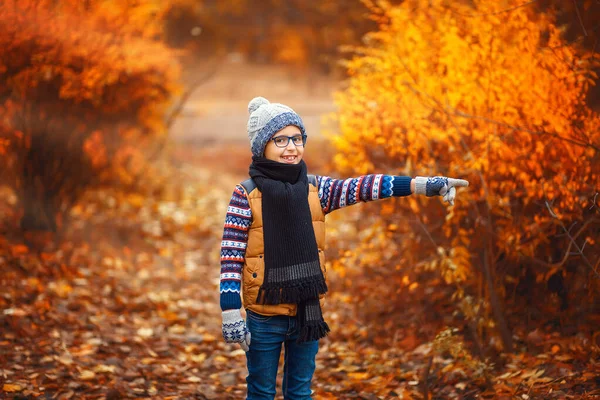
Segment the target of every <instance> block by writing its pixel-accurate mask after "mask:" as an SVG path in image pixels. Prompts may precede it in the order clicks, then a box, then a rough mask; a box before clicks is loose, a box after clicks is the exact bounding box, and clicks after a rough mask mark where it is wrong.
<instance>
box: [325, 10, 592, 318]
mask: <svg viewBox="0 0 600 400" xmlns="http://www.w3.org/2000/svg"><path fill="white" fill-rule="evenodd" d="M470 3H472V5H471V6H469V5H466V4H463V3H462V2H447V1H442V0H432V1H430V0H427V1H425V0H406V1H404V2H403V3H402V5H399V6H390V5H386V4H387V3H381V6H380V7H375V6H372V9H373V12H374V14H375V18H376V19H377V20H378V21H379V23H380V28H379V31H377V32H374V33H370V34H368V35H367V36H366V37H365V43H366V46H364V47H361V48H358V49H356V53H355V54H356V56H355V57H354V58H352V59H351V60H349V61H348V62H347V69H348V74H349V81H348V85H347V88H346V89H344V90H343V91H341V92H339V93H337V95H336V103H337V106H338V107H339V111H338V112H337V113H336V115H335V116H334V117H335V121H336V124H337V127H338V132H337V133H338V134H337V135H332V141H333V143H334V145H335V147H336V149H337V151H338V154H337V156H336V158H335V165H336V166H337V168H338V169H339V171H340V173H342V174H364V173H373V172H385V173H404V174H407V175H411V176H416V175H422V176H426V175H447V176H452V177H458V178H465V179H468V180H469V181H470V182H471V186H470V187H469V188H468V189H466V190H459V192H458V197H457V201H456V206H454V207H453V208H446V207H445V206H444V205H442V203H441V202H440V201H437V200H431V199H427V198H424V197H411V198H408V199H398V200H395V201H394V202H393V203H392V206H390V205H384V206H382V207H381V208H378V209H377V210H378V211H381V215H380V216H375V217H374V218H375V219H376V221H378V224H376V225H374V226H375V227H374V228H373V229H372V230H371V231H372V234H371V235H368V234H367V233H366V232H365V231H363V232H362V234H363V235H367V236H365V237H366V239H365V240H363V243H362V244H361V246H362V247H360V250H359V251H357V252H356V255H355V256H352V257H351V261H352V262H358V263H359V264H360V263H361V262H362V263H363V264H364V260H368V261H367V262H368V263H370V264H373V263H374V260H382V258H383V257H388V256H389V257H388V259H387V260H385V261H383V264H386V265H388V266H390V267H393V266H395V265H396V264H398V265H401V266H404V267H406V268H412V267H414V266H420V267H421V268H423V269H435V270H438V271H439V273H440V274H441V276H442V277H443V278H444V280H445V281H446V282H447V283H450V284H452V285H455V287H456V295H455V298H456V299H457V300H458V301H459V303H460V304H462V305H464V306H463V307H462V309H461V311H462V312H463V313H464V314H465V315H467V316H471V317H473V318H474V319H477V318H476V316H486V315H488V314H487V313H488V312H489V306H490V303H489V300H490V298H491V297H490V296H491V295H492V294H491V291H494V290H497V291H499V293H500V294H501V295H502V294H504V295H505V298H506V299H507V300H510V298H509V297H510V296H509V293H506V292H507V290H508V289H511V290H514V285H512V283H511V282H516V283H519V281H520V280H521V279H522V276H523V275H524V274H525V270H526V269H528V268H530V269H531V270H532V271H534V273H535V275H536V276H537V279H538V281H539V282H544V283H545V282H546V280H547V279H548V278H549V277H550V276H551V275H554V274H556V273H558V274H560V275H561V276H562V275H564V276H565V277H566V272H565V271H567V269H566V268H565V267H566V266H568V267H569V269H568V270H569V271H570V272H572V275H573V276H575V277H576V278H575V279H574V280H573V285H571V288H572V293H574V292H577V291H578V289H583V288H584V285H586V286H585V287H586V288H588V290H590V289H589V287H590V286H588V285H587V283H586V282H587V281H588V277H592V276H593V277H594V279H595V281H596V282H598V277H597V274H594V272H593V271H592V268H591V267H590V266H589V265H587V263H584V262H583V261H582V260H581V259H574V258H573V257H569V258H566V257H568V255H569V252H572V251H574V250H575V247H572V246H571V245H570V243H571V242H570V239H569V237H568V236H566V235H564V229H563V225H564V226H566V227H567V229H568V228H569V227H570V226H571V225H572V224H575V227H574V228H573V230H572V231H571V234H572V235H573V236H575V235H576V234H577V236H576V242H577V243H578V245H579V246H583V245H584V243H586V240H587V241H588V246H587V247H586V248H584V255H585V256H586V258H587V259H588V261H590V263H591V264H592V265H593V264H594V262H595V261H596V260H597V259H598V257H599V256H600V251H598V248H597V246H596V247H595V249H594V248H593V246H591V244H592V243H593V240H594V238H597V237H598V234H599V233H600V227H599V225H600V224H599V218H598V217H599V216H600V215H599V211H600V210H599V209H598V208H597V207H598V198H600V196H599V197H596V194H597V193H598V192H599V191H600V117H599V116H598V115H597V114H594V113H593V112H591V111H590V110H589V109H588V107H587V106H586V104H585V95H586V92H587V90H588V88H589V87H590V85H593V84H594V81H595V79H596V75H595V74H594V73H593V71H592V69H593V68H594V67H595V66H597V65H598V62H597V61H598V56H597V55H593V54H590V53H584V52H583V51H581V50H580V49H579V48H577V47H575V44H569V43H566V42H565V41H564V40H563V39H562V38H561V29H560V28H559V27H557V26H556V25H555V24H554V20H553V17H552V15H549V14H536V13H534V11H533V10H532V9H531V8H528V7H525V6H523V7H518V5H519V4H520V3H522V2H518V1H503V2H500V3H499V4H496V3H494V4H493V5H492V3H490V2H486V1H483V0H475V1H473V2H470ZM500 4H501V5H500ZM503 9H507V10H508V9H510V10H508V11H502V10H503ZM546 202H548V204H550V205H551V209H552V212H550V211H549V209H548V207H547V205H546ZM594 202H595V207H594ZM370 210H373V209H370ZM553 213H554V214H555V215H553ZM402 221H413V223H412V224H404V223H402ZM421 223H422V224H423V225H421ZM390 224H393V225H394V229H386V228H388V227H389V226H390ZM579 230H580V232H579ZM586 238H587V239H586ZM378 239H379V240H378ZM382 249H385V251H382ZM369 255H372V256H369ZM398 257H399V259H398ZM565 258H566V260H567V261H566V262H565V263H563V260H564V259H565ZM350 264H351V263H350V262H347V263H345V264H344V263H343V264H342V267H343V265H350ZM377 268H378V269H381V268H382V266H381V265H378V266H377ZM486 268H487V269H488V270H490V271H491V276H489V277H487V280H488V281H490V282H496V283H498V284H496V285H495V286H494V287H495V289H494V288H493V289H491V291H490V288H489V287H485V286H484V283H483V282H485V280H486V277H485V276H484V274H483V272H482V271H485V270H486ZM405 273H406V272H405V270H401V271H400V272H399V273H398V279H400V278H401V277H402V275H404V274H405ZM478 285H479V287H478ZM591 287H595V288H596V289H595V291H594V292H593V295H592V296H589V295H585V292H584V291H583V290H581V291H579V293H580V294H578V296H582V297H583V299H581V301H582V302H581V303H580V304H581V305H584V304H588V305H590V304H593V302H594V299H595V298H596V299H597V294H598V285H594V284H592V286H591ZM476 293H484V294H486V295H485V296H483V297H479V296H477V295H476ZM544 295H547V293H545V294H544ZM539 299H543V296H539ZM495 317H497V315H495ZM494 319H496V321H495V322H498V321H497V318H494ZM485 320H486V319H485V318H484V319H481V320H480V321H479V322H482V321H483V322H485ZM487 322H488V325H490V326H491V325H492V323H493V322H494V321H493V319H491V320H488V321H487Z"/></svg>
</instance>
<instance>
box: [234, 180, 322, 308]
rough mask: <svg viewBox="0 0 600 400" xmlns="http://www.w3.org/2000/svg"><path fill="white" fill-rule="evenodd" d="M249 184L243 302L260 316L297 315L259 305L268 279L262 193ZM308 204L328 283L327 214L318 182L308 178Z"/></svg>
mask: <svg viewBox="0 0 600 400" xmlns="http://www.w3.org/2000/svg"><path fill="white" fill-rule="evenodd" d="M251 182H252V181H251V180H248V181H246V182H244V183H243V184H242V187H244V191H245V192H246V196H247V198H248V202H249V203H250V210H251V211H252V225H250V230H249V232H248V246H247V247H246V257H245V258H246V260H245V262H244V269H243V271H242V301H243V304H244V308H245V309H246V310H252V311H254V312H256V313H258V314H261V315H268V316H271V315H296V304H277V305H265V304H256V297H257V295H258V290H259V289H260V286H261V285H262V283H263V279H264V276H265V262H264V257H263V255H264V254H265V251H264V250H265V244H264V237H263V219H262V193H261V192H260V191H259V190H258V188H256V187H255V185H254V183H251ZM308 188H309V192H308V204H309V206H310V213H311V215H312V223H313V228H314V230H315V237H316V239H317V247H318V249H319V261H320V263H321V271H323V276H325V279H326V280H327V270H326V268H325V254H324V252H323V250H324V248H325V214H324V213H323V209H322V208H321V201H320V200H319V193H318V191H317V186H316V180H315V179H314V176H313V175H309V185H308ZM320 303H321V309H323V305H324V295H321V296H320Z"/></svg>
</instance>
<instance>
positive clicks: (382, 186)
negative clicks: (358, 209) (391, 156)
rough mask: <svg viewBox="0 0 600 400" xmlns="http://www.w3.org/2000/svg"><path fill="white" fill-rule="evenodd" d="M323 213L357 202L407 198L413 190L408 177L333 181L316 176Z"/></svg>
mask: <svg viewBox="0 0 600 400" xmlns="http://www.w3.org/2000/svg"><path fill="white" fill-rule="evenodd" d="M317 183H318V188H319V198H320V199H321V207H322V208H323V212H324V213H325V214H328V213H330V212H332V211H334V210H337V209H339V208H342V207H346V206H350V205H353V204H356V203H358V202H361V201H362V202H366V201H373V200H379V199H385V198H388V197H392V196H396V197H401V196H408V195H410V194H411V193H412V190H411V189H414V184H413V183H412V178H411V177H410V176H395V175H382V174H372V175H363V176H359V177H356V178H348V179H335V178H330V177H328V176H317Z"/></svg>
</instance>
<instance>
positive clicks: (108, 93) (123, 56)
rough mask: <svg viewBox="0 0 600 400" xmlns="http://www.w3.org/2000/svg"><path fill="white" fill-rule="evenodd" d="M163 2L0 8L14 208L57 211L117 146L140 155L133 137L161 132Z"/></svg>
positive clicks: (170, 84)
mask: <svg viewBox="0 0 600 400" xmlns="http://www.w3.org/2000/svg"><path fill="white" fill-rule="evenodd" d="M172 3H173V2H159V1H150V0H148V1H138V2H135V4H133V3H130V2H119V1H113V0H105V1H87V2H81V1H75V0H69V1H63V2H55V1H50V0H19V1H17V0H7V1H4V2H3V4H2V6H0V80H1V81H2V82H5V83H6V84H5V85H3V86H2V87H0V112H2V114H3V119H2V121H1V122H2V124H1V126H2V128H1V130H0V139H1V140H4V142H3V143H8V152H9V156H8V157H6V158H5V159H4V160H3V161H2V163H3V164H4V165H2V167H3V168H4V169H7V170H9V171H11V174H9V175H10V177H11V181H10V182H9V184H10V185H11V186H12V187H13V188H14V189H15V190H16V191H17V192H18V193H19V196H20V198H21V200H22V201H25V202H27V201H32V202H33V203H35V202H38V203H39V202H40V201H42V199H44V200H43V201H44V202H45V205H44V207H45V206H46V205H47V204H48V203H52V204H51V207H50V208H51V209H54V210H58V209H61V208H63V209H64V207H63V206H65V205H68V204H69V203H72V202H73V201H74V200H75V199H76V197H77V195H78V192H79V189H80V188H83V187H86V186H88V185H90V184H94V183H97V182H98V177H99V169H100V168H107V167H112V165H111V162H112V161H113V157H114V155H115V154H116V153H117V152H118V149H119V147H120V146H121V145H122V143H127V142H135V143H136V144H137V145H138V146H137V147H138V150H139V144H140V142H139V138H140V137H141V136H148V135H157V134H162V133H163V132H164V123H163V118H164V114H165V113H166V110H167V107H168V105H169V100H170V97H171V96H172V94H173V93H175V92H177V91H178V90H179V86H178V83H177V79H178V77H179V64H178V61H177V58H176V53H174V52H173V51H172V50H170V49H169V48H167V47H166V46H165V45H164V44H162V43H161V42H159V41H157V40H155V38H156V37H159V36H160V34H161V29H162V28H161V27H162V22H161V20H160V18H161V16H162V15H164V14H165V13H166V12H167V11H168V8H169V7H170V6H171V5H172ZM98 135H101V137H100V136H98ZM86 151H87V152H88V153H85V152H86ZM92 152H94V153H93V154H92ZM36 181H37V182H39V183H36ZM40 183H41V184H42V185H41V186H45V187H44V188H40ZM49 193H52V194H49ZM48 196H49V197H50V199H48ZM53 196H54V197H53ZM36 199H37V200H36ZM61 204H62V205H61ZM24 206H25V208H28V207H29V206H32V205H31V204H29V205H28V204H25V205H24ZM67 208H68V206H67ZM25 213H26V214H27V210H26V211H25ZM50 213H52V211H50ZM47 217H48V218H50V219H52V218H53V216H52V217H51V216H49V215H48V216H47ZM42 225H43V224H42ZM47 225H48V224H47ZM49 225H50V226H53V225H54V223H53V222H50V223H49Z"/></svg>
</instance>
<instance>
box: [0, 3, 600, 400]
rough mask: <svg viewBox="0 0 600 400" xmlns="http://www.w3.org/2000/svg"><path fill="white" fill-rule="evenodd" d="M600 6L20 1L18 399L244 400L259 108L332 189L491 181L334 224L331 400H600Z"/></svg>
mask: <svg viewBox="0 0 600 400" xmlns="http://www.w3.org/2000/svg"><path fill="white" fill-rule="evenodd" d="M598 21H600V3H598V1H595V0H573V1H568V2H565V1H558V0H533V1H525V0H502V1H496V2H490V1H484V0H468V1H467V0H464V1H462V0H461V1H445V0H404V1H402V0H395V1H375V0H363V1H359V0H356V1H355V0H349V1H341V0H324V1H320V2H305V1H300V0H265V1H260V2H250V1H247V0H222V1H216V0H214V1H209V0H161V1H159V0H136V1H121V0H84V1H82V0H18V1H17V0H4V1H3V2H2V3H1V4H0V270H1V272H2V274H1V275H0V276H1V277H0V284H1V285H2V293H0V309H1V310H2V312H0V329H1V330H2V332H3V334H2V335H0V389H1V392H0V393H2V394H3V395H5V396H7V397H8V396H12V397H13V398H22V399H23V398H38V397H39V396H41V395H46V396H55V397H56V398H61V399H68V398H107V399H108V398H111V399H117V398H139V397H148V398H201V399H204V398H210V399H225V398H232V399H237V398H243V397H244V393H245V385H244V378H245V357H244V354H243V352H241V351H240V350H236V349H235V348H233V347H232V346H228V345H225V344H224V343H223V340H222V339H221V337H220V335H221V332H220V323H221V321H220V311H221V310H220V308H219V303H218V300H219V298H218V288H219V271H220V265H219V250H220V241H221V235H222V224H223V220H224V216H225V211H226V207H227V204H228V201H229V198H230V196H231V192H232V190H233V188H234V186H235V184H237V183H238V182H240V181H242V180H245V179H246V178H247V170H248V166H249V163H250V161H251V158H250V151H249V141H248V137H247V133H246V123H247V118H248V111H247V105H248V102H249V101H250V100H251V99H252V98H253V97H255V96H263V97H266V98H267V99H269V100H270V101H272V102H279V103H283V104H286V105H289V106H291V107H292V108H293V109H294V110H295V111H296V112H298V113H299V114H300V116H301V117H302V118H303V120H304V123H305V125H306V127H307V132H308V135H309V139H308V144H307V149H306V160H307V164H308V168H309V172H310V173H315V174H319V175H330V176H333V177H336V178H346V177H354V176H358V175H361V174H369V173H387V174H397V175H410V176H416V175H422V176H427V175H447V176H453V177H458V178H464V179H468V180H469V181H470V186H469V188H468V189H464V190H460V191H459V193H458V197H457V204H456V205H455V206H454V207H448V206H446V205H445V204H443V203H442V202H441V201H439V199H428V198H417V197H415V196H411V197H408V198H400V199H390V200H385V201H381V202H373V203H369V204H360V205H356V206H353V207H350V208H347V209H345V210H344V211H338V212H336V213H333V214H331V215H330V216H329V217H328V218H329V219H328V222H327V223H328V239H327V241H328V242H327V243H328V249H327V252H326V253H327V258H328V260H329V261H328V264H327V267H328V278H329V282H330V294H329V301H328V304H327V307H326V319H327V320H328V322H329V324H330V326H331V327H332V333H331V334H330V336H329V337H327V338H326V339H324V340H323V341H322V344H321V350H320V352H319V355H318V367H317V372H316V375H315V380H314V385H313V386H314V390H315V393H316V396H317V397H316V398H331V399H338V398H361V399H375V398H382V399H383V398H386V399H387V398H421V399H424V398H474V397H478V396H479V397H483V398H515V396H516V397H519V398H523V399H528V398H566V397H568V396H573V397H572V398H592V397H593V396H597V395H599V394H600V392H599V391H598V387H600V381H599V380H598V376H600V367H599V356H600V333H599V332H600V331H599V329H598V327H599V326H600V306H599V304H600V302H599V294H600V245H599V243H598V239H599V238H600V117H599V115H598V112H599V111H600V88H599V86H598V85H597V81H598V73H599V72H600V62H599V60H600V57H599V56H598V52H599V51H600V45H599V44H598V39H599V26H600V24H599V22H598Z"/></svg>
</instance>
